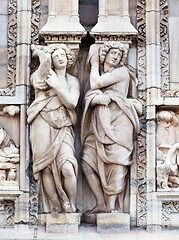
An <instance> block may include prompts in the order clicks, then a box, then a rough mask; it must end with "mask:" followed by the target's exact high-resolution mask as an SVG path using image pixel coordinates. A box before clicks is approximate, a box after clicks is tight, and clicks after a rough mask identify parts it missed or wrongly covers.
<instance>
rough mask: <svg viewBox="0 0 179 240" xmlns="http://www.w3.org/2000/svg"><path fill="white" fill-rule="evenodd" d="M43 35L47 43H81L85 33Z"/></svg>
mask: <svg viewBox="0 0 179 240" xmlns="http://www.w3.org/2000/svg"><path fill="white" fill-rule="evenodd" d="M42 37H43V38H44V40H45V43H47V44H52V43H64V42H65V43H73V44H74V43H78V44H79V43H80V42H81V39H82V37H84V34H74V35H72V34H70V35H65V34H57V35H54V34H53V35H50V34H43V35H42Z"/></svg>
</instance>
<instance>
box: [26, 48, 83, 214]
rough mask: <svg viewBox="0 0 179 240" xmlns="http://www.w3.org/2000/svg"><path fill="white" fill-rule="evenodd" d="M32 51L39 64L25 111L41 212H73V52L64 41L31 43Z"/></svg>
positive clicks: (75, 87)
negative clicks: (69, 72) (40, 44)
mask: <svg viewBox="0 0 179 240" xmlns="http://www.w3.org/2000/svg"><path fill="white" fill-rule="evenodd" d="M32 51H33V56H38V57H39V60H40V65H39V67H38V69H37V70H36V71H35V72H34V73H33V74H32V76H31V84H32V85H33V87H34V89H35V100H34V102H33V103H32V104H31V105H30V107H29V109H28V112H27V114H28V123H29V124H31V129H30V141H31V147H32V152H33V173H34V178H35V179H36V180H38V182H39V186H40V193H41V197H42V201H41V204H42V211H43V212H50V213H53V214H58V213H59V212H75V211H76V206H75V197H76V184H77V171H78V165H77V160H76V158H75V157H74V133H73V128H72V127H73V125H74V124H75V123H76V114H75V107H76V105H77V102H78V99H79V95H80V86H79V81H78V79H77V78H76V77H74V76H72V75H70V74H68V73H67V68H69V67H71V66H72V64H73V63H74V54H73V52H72V51H71V50H70V49H69V48H68V47H67V45H65V44H51V45H49V46H32Z"/></svg>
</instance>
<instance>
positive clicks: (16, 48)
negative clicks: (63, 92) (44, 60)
mask: <svg viewBox="0 0 179 240" xmlns="http://www.w3.org/2000/svg"><path fill="white" fill-rule="evenodd" d="M50 2H51V1H47V0H41V1H40V0H32V1H28V0H23V2H22V1H21V0H17V1H16V0H9V1H8V0H1V1H0V3H1V4H0V5H1V9H0V20H1V21H0V32H1V39H0V56H1V57H0V73H1V74H0V127H3V130H2V131H4V132H6V133H7V134H8V135H9V139H10V143H11V145H12V146H13V147H14V149H15V150H13V151H17V152H15V154H16V156H15V157H14V158H12V159H11V158H10V157H9V155H8V161H5V160H3V159H4V158H3V159H2V161H1V162H0V164H1V165H0V171H1V172H0V173H1V174H0V177H1V179H0V206H1V208H0V214H1V216H2V218H1V219H2V220H1V222H0V225H1V226H8V225H14V224H19V223H24V224H29V225H38V224H43V223H44V220H43V219H42V218H43V217H42V216H41V214H40V210H39V209H40V208H39V204H40V203H39V185H38V182H37V181H35V179H34V177H33V170H32V169H33V167H32V166H33V161H32V151H31V148H30V141H29V138H30V127H29V125H28V124H27V108H28V107H29V105H30V104H31V103H32V102H33V100H34V98H35V97H34V90H33V88H32V86H31V84H30V75H31V74H32V73H33V72H34V71H35V70H36V69H37V68H38V66H39V61H38V59H37V58H33V57H32V51H31V46H32V44H35V46H38V45H39V44H40V45H50V44H53V43H65V44H67V45H68V46H69V47H70V48H71V49H72V50H73V52H74V54H75V55H76V62H75V65H74V66H73V69H72V70H70V74H72V75H73V76H75V77H77V78H78V79H79V82H80V98H79V102H78V106H77V108H76V112H77V118H78V121H77V124H76V125H75V127H74V132H75V150H76V153H75V156H76V158H77V160H78V164H79V171H78V184H77V200H76V206H77V209H78V210H79V212H81V213H85V212H86V211H88V210H90V209H92V208H93V207H94V206H95V197H94V195H93V193H92V191H91V190H90V187H89V185H88V183H87V181H86V178H85V177H84V174H83V172H82V168H81V157H82V149H81V141H80V127H81V118H82V114H83V104H84V94H85V93H86V91H87V88H88V81H89V78H88V76H87V71H86V69H85V67H86V59H87V56H88V53H89V48H90V45H91V44H93V43H96V44H103V43H104V42H107V41H111V40H113V41H122V42H123V43H126V44H129V45H130V50H129V57H128V64H129V65H131V66H132V67H133V68H134V69H135V71H136V75H137V78H138V87H137V98H138V100H139V101H140V102H141V103H142V106H143V114H142V115H141V116H140V126H141V130H140V133H139V134H138V136H137V139H136V140H135V141H134V151H133V155H132V157H133V164H132V166H131V168H130V173H129V175H130V177H129V182H128V190H127V194H126V198H125V199H126V201H125V203H126V206H125V212H126V213H128V214H130V224H131V226H133V227H134V226H137V227H146V228H147V229H148V230H156V229H160V228H161V227H164V226H167V227H175V228H178V225H177V224H176V219H178V197H179V192H178V186H177V184H176V185H175V187H169V189H168V188H167V187H168V185H167V186H166V188H163V189H162V190H161V189H160V188H159V187H157V181H158V178H159V172H158V157H157V153H156V151H157V147H158V146H157V145H156V137H157V133H156V129H157V113H158V112H160V111H163V110H165V111H173V112H174V113H175V114H176V116H178V97H179V93H178V79H177V73H178V69H177V63H178V54H177V53H178V47H177V46H178V43H177V42H178V41H177V39H178V36H177V35H178V34H177V32H178V30H177V28H176V26H177V21H178V17H177V14H176V13H177V9H178V7H179V6H178V3H177V1H174V0H157V1H155V0H151V1H145V0H132V1H129V11H128V9H126V8H125V7H126V6H127V3H128V1H125V2H126V5H125V4H122V1H118V3H119V6H118V7H119V9H120V14H119V16H118V15H117V14H116V13H114V9H113V8H112V7H111V8H110V7H109V1H107V2H106V1H102V0H101V1H99V4H98V5H99V16H98V23H97V24H96V25H95V26H94V24H93V26H92V25H90V24H91V23H90V24H89V26H87V25H86V26H84V28H83V26H82V25H81V24H80V16H78V7H77V5H78V1H74V2H73V4H74V5H70V6H73V7H71V10H69V9H67V8H68V6H63V7H64V9H65V14H66V15H65V20H64V22H63V21H62V20H63V19H62V18H61V15H60V10H59V8H54V5H53V4H51V5H50ZM54 2H56V1H54ZM69 2H70V4H72V3H71V1H69ZM75 3H76V5H75ZM106 3H107V5H105V4H106ZM81 4H82V3H81ZM86 4H87V2H86ZM120 4H121V5H120ZM85 6H86V5H83V4H82V5H81V8H80V13H81V11H84V7H85ZM106 6H107V7H108V8H107V9H106V8H105V7H106ZM70 11H71V12H70ZM66 12H67V13H66ZM81 14H83V12H82V13H81ZM89 14H90V11H89ZM58 17H59V18H58ZM117 17H119V19H120V21H123V22H122V24H115V27H114V22H115V21H117V20H116V19H117ZM57 18H58V19H59V20H58V21H56V22H55V20H54V19H57ZM61 19H62V20H61ZM69 19H70V20H69ZM104 19H105V21H104ZM121 19H122V20H121ZM68 20H69V24H68V22H66V21H68ZM84 21H86V20H84ZM72 22H73V23H75V24H74V29H73V24H71V23H72ZM107 23H108V25H107ZM124 26H125V27H124ZM65 27H66V28H67V30H66V31H64V28H65ZM92 27H93V28H92ZM91 28H92V29H91ZM86 30H90V33H87V32H86ZM136 30H137V31H136ZM88 72H89V71H88ZM88 74H89V73H88ZM177 130H178V128H177ZM2 135H3V134H2ZM177 142H178V141H176V142H175V143H177ZM10 143H9V145H7V147H9V146H11V145H10ZM172 146H173V143H171V146H170V147H172ZM2 148H3V147H1V148H0V150H1V149H2ZM168 149H170V148H169V147H168ZM11 150H12V149H11ZM177 150H178V148H177V149H176V156H178V155H177ZM13 154H14V152H13ZM6 157H7V156H6ZM14 159H15V160H14ZM4 162H5V163H4ZM162 163H163V164H165V161H164V160H163V162H162ZM169 163H170V161H169ZM175 165H176V166H175V167H176V168H177V169H178V165H177V164H175ZM170 167H171V166H170ZM13 169H15V175H14V176H13V174H11V173H12V172H13V171H14V170H13ZM164 170H165V171H166V169H164ZM9 174H10V175H9ZM164 174H166V175H167V174H168V175H167V176H168V178H169V179H170V176H171V172H170V173H167V172H164ZM177 174H178V173H177ZM11 175H12V177H11ZM9 176H10V177H9ZM175 176H177V177H178V175H176V174H175ZM169 182H170V181H169ZM167 184H168V183H167ZM82 221H88V220H86V218H85V217H84V215H83V217H82Z"/></svg>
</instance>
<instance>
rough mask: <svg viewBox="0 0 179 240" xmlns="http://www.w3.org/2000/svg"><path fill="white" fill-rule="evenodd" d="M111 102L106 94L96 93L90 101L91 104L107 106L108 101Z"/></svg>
mask: <svg viewBox="0 0 179 240" xmlns="http://www.w3.org/2000/svg"><path fill="white" fill-rule="evenodd" d="M110 102H111V98H110V97H109V96H108V95H106V94H100V95H97V96H96V97H94V99H93V101H92V105H97V104H99V105H104V106H108V105H109V103H110Z"/></svg>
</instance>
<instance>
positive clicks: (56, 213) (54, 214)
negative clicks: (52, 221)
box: [51, 208, 59, 218]
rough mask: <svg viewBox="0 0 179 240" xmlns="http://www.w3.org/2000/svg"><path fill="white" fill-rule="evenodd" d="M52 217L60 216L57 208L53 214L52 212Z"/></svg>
mask: <svg viewBox="0 0 179 240" xmlns="http://www.w3.org/2000/svg"><path fill="white" fill-rule="evenodd" d="M51 215H52V217H54V218H57V217H58V215H59V212H58V209H57V208H53V210H52V212H51Z"/></svg>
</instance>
